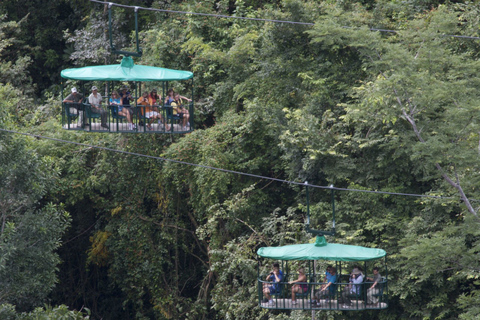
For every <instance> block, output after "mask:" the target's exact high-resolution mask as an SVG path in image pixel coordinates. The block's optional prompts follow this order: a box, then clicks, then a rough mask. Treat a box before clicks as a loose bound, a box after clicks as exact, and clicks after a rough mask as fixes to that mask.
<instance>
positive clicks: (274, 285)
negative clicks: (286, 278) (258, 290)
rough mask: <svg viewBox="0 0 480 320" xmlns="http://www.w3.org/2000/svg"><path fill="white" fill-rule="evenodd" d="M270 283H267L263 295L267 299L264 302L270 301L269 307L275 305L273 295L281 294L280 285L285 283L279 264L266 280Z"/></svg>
mask: <svg viewBox="0 0 480 320" xmlns="http://www.w3.org/2000/svg"><path fill="white" fill-rule="evenodd" d="M266 280H267V281H270V283H265V285H264V287H263V294H264V296H265V299H264V300H263V302H266V301H268V304H269V305H273V304H274V303H273V299H272V296H271V295H272V294H279V293H280V292H281V286H280V283H281V282H282V281H283V272H282V270H280V265H279V264H278V263H274V264H273V269H272V271H271V272H270V274H269V275H268V276H267V278H266Z"/></svg>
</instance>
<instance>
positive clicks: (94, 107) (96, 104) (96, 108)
mask: <svg viewBox="0 0 480 320" xmlns="http://www.w3.org/2000/svg"><path fill="white" fill-rule="evenodd" d="M88 103H90V108H91V109H90V110H91V112H92V113H99V114H100V120H101V123H102V128H106V129H109V126H108V124H107V112H106V111H105V109H103V108H102V95H101V94H99V93H98V89H97V87H96V86H93V87H92V93H91V94H90V96H88Z"/></svg>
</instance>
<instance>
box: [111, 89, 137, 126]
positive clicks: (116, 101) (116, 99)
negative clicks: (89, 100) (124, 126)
mask: <svg viewBox="0 0 480 320" xmlns="http://www.w3.org/2000/svg"><path fill="white" fill-rule="evenodd" d="M109 103H110V105H112V106H116V107H117V110H116V111H117V114H118V115H119V116H123V117H125V118H127V121H128V130H134V127H133V123H132V115H131V114H130V112H129V111H128V109H126V108H124V107H123V102H122V99H120V96H119V95H118V92H117V91H113V92H112V97H111V98H110V100H109Z"/></svg>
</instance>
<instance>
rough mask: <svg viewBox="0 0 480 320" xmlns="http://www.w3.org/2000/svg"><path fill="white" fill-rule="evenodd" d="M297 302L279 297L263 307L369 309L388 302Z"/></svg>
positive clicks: (382, 307) (383, 306)
mask: <svg viewBox="0 0 480 320" xmlns="http://www.w3.org/2000/svg"><path fill="white" fill-rule="evenodd" d="M296 302H297V303H296V304H292V300H291V299H287V298H279V299H273V304H269V303H268V302H265V303H263V302H262V308H267V309H299V310H317V309H318V310H366V309H367V310H368V309H385V308H387V304H386V303H384V302H380V303H378V304H374V305H365V303H364V302H363V301H356V300H352V306H349V307H346V306H343V304H339V303H338V301H337V300H325V299H323V300H320V303H317V304H314V305H312V304H311V300H310V299H297V301H296Z"/></svg>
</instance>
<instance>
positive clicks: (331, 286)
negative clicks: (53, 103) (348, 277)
mask: <svg viewBox="0 0 480 320" xmlns="http://www.w3.org/2000/svg"><path fill="white" fill-rule="evenodd" d="M336 282H337V269H336V268H334V267H332V266H328V267H327V272H326V273H325V284H324V285H322V287H321V288H320V290H317V291H316V292H315V300H313V301H312V304H315V303H317V304H318V305H319V304H320V301H319V300H320V299H324V298H327V299H328V298H330V299H333V298H335V291H336V290H337V285H336V284H335V283H336Z"/></svg>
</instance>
